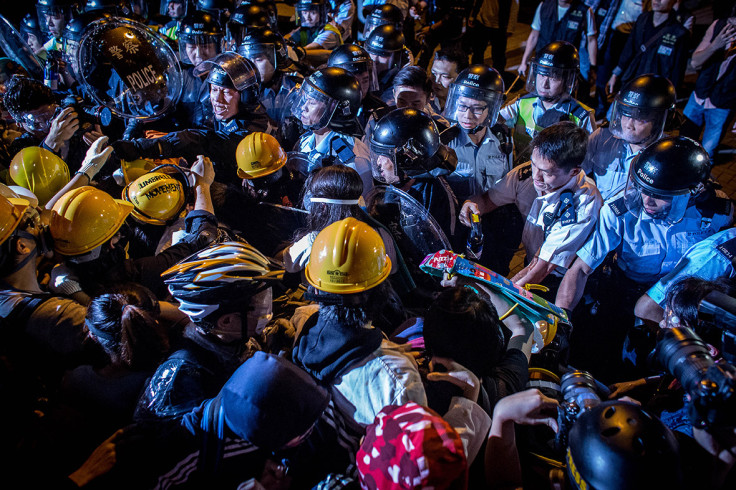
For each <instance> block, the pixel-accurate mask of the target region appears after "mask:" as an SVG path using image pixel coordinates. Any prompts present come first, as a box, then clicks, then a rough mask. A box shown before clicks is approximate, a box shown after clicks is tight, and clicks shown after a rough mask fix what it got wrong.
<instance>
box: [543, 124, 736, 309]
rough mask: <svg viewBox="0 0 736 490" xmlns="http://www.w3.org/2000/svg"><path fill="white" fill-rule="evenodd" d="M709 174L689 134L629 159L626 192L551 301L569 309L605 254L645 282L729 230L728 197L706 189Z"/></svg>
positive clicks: (610, 206) (608, 209)
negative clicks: (694, 247) (703, 242)
mask: <svg viewBox="0 0 736 490" xmlns="http://www.w3.org/2000/svg"><path fill="white" fill-rule="evenodd" d="M709 171H710V165H709V159H708V154H707V153H706V152H705V150H704V149H703V148H702V146H700V145H699V144H698V143H696V142H695V141H693V140H691V139H689V138H684V137H674V138H663V139H660V140H659V141H657V142H656V143H654V144H652V145H650V146H648V147H647V148H645V149H644V150H643V151H642V152H641V153H640V154H639V156H638V157H637V158H636V159H635V160H634V162H633V163H632V168H631V172H630V175H629V180H628V183H627V185H626V189H625V190H624V191H623V192H622V193H620V194H617V195H616V196H614V198H613V199H611V200H609V202H608V203H606V204H605V205H604V206H603V208H602V209H601V213H600V217H599V219H598V225H597V227H596V230H595V231H594V232H593V234H592V235H591V236H590V238H589V239H588V241H587V242H586V243H585V245H583V247H582V248H581V249H580V250H579V251H578V254H577V255H578V258H577V259H576V261H575V263H574V264H573V265H572V267H570V269H568V271H567V273H566V274H565V277H564V279H563V281H562V284H561V285H560V289H559V291H558V294H557V299H556V301H555V303H556V304H557V305H558V306H561V307H563V308H568V309H572V308H574V307H575V305H576V304H577V302H578V301H579V299H580V297H581V296H582V293H583V289H584V288H585V284H586V281H587V278H588V276H589V275H590V274H591V273H592V272H593V270H595V269H596V268H597V267H599V266H600V265H601V264H602V263H603V261H604V260H605V259H606V256H607V255H608V254H609V253H610V252H613V251H616V253H617V261H616V265H617V268H618V269H619V270H620V271H621V272H622V274H623V276H624V277H625V278H626V279H627V280H629V281H631V282H632V283H633V284H638V285H641V286H650V285H652V284H653V283H655V282H656V281H657V280H659V279H660V278H661V277H662V276H664V275H665V274H667V273H669V272H670V271H672V270H673V269H674V267H675V264H677V262H678V261H679V260H680V258H681V257H682V256H683V254H684V253H685V251H686V250H687V249H688V248H690V247H691V246H692V245H694V244H695V243H697V242H699V241H701V240H704V239H705V238H708V237H709V236H711V235H713V234H715V233H717V232H718V231H720V230H721V229H722V228H725V227H728V226H729V225H730V224H731V223H732V221H733V212H732V210H731V206H730V201H729V200H727V199H723V198H720V197H717V196H716V195H715V193H714V192H712V190H711V189H708V188H706V187H705V183H706V181H707V179H708V176H709ZM623 292H625V291H622V293H623ZM603 299H604V298H601V300H603Z"/></svg>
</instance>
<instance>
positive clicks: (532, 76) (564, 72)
mask: <svg viewBox="0 0 736 490" xmlns="http://www.w3.org/2000/svg"><path fill="white" fill-rule="evenodd" d="M579 69H580V56H579V55H578V50H577V48H575V46H573V45H572V44H570V43H569V42H567V41H553V42H551V43H549V44H548V45H546V46H545V47H544V48H542V50H541V51H538V52H537V53H536V55H535V57H534V59H533V60H532V62H531V69H530V70H529V78H527V80H526V90H527V91H528V92H529V93H533V94H539V87H537V82H538V81H537V76H538V75H541V76H545V77H549V78H553V79H557V80H562V82H563V83H564V85H563V89H562V91H563V93H567V94H572V92H573V91H574V90H575V80H576V78H577V75H578V71H579ZM560 95H562V94H557V95H553V96H549V97H545V98H549V99H550V100H552V99H556V98H559V96H560Z"/></svg>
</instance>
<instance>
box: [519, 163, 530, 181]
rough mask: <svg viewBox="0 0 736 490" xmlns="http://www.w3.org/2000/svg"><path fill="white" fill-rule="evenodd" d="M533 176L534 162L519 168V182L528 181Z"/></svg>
mask: <svg viewBox="0 0 736 490" xmlns="http://www.w3.org/2000/svg"><path fill="white" fill-rule="evenodd" d="M531 176H532V162H526V163H524V164H522V165H520V166H519V180H526V179H528V178H530V177H531Z"/></svg>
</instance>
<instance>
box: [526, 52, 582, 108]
mask: <svg viewBox="0 0 736 490" xmlns="http://www.w3.org/2000/svg"><path fill="white" fill-rule="evenodd" d="M576 75H577V70H573V69H569V68H554V67H550V66H545V65H541V64H539V63H538V62H536V61H532V63H531V69H530V70H529V76H528V78H527V79H526V90H527V91H528V92H529V93H533V94H537V95H538V96H539V97H540V98H542V99H544V100H546V101H553V100H557V99H559V98H560V97H562V96H564V95H571V94H572V92H573V90H574V89H575V77H576Z"/></svg>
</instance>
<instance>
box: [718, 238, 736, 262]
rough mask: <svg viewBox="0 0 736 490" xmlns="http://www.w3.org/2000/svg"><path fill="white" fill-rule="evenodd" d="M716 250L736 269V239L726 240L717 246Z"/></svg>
mask: <svg viewBox="0 0 736 490" xmlns="http://www.w3.org/2000/svg"><path fill="white" fill-rule="evenodd" d="M716 250H717V251H718V253H720V254H721V255H722V256H723V257H725V258H726V260H729V261H730V262H731V265H732V266H733V267H735V268H736V237H735V238H731V239H730V240H726V241H725V242H723V243H721V244H720V245H718V246H716Z"/></svg>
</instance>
